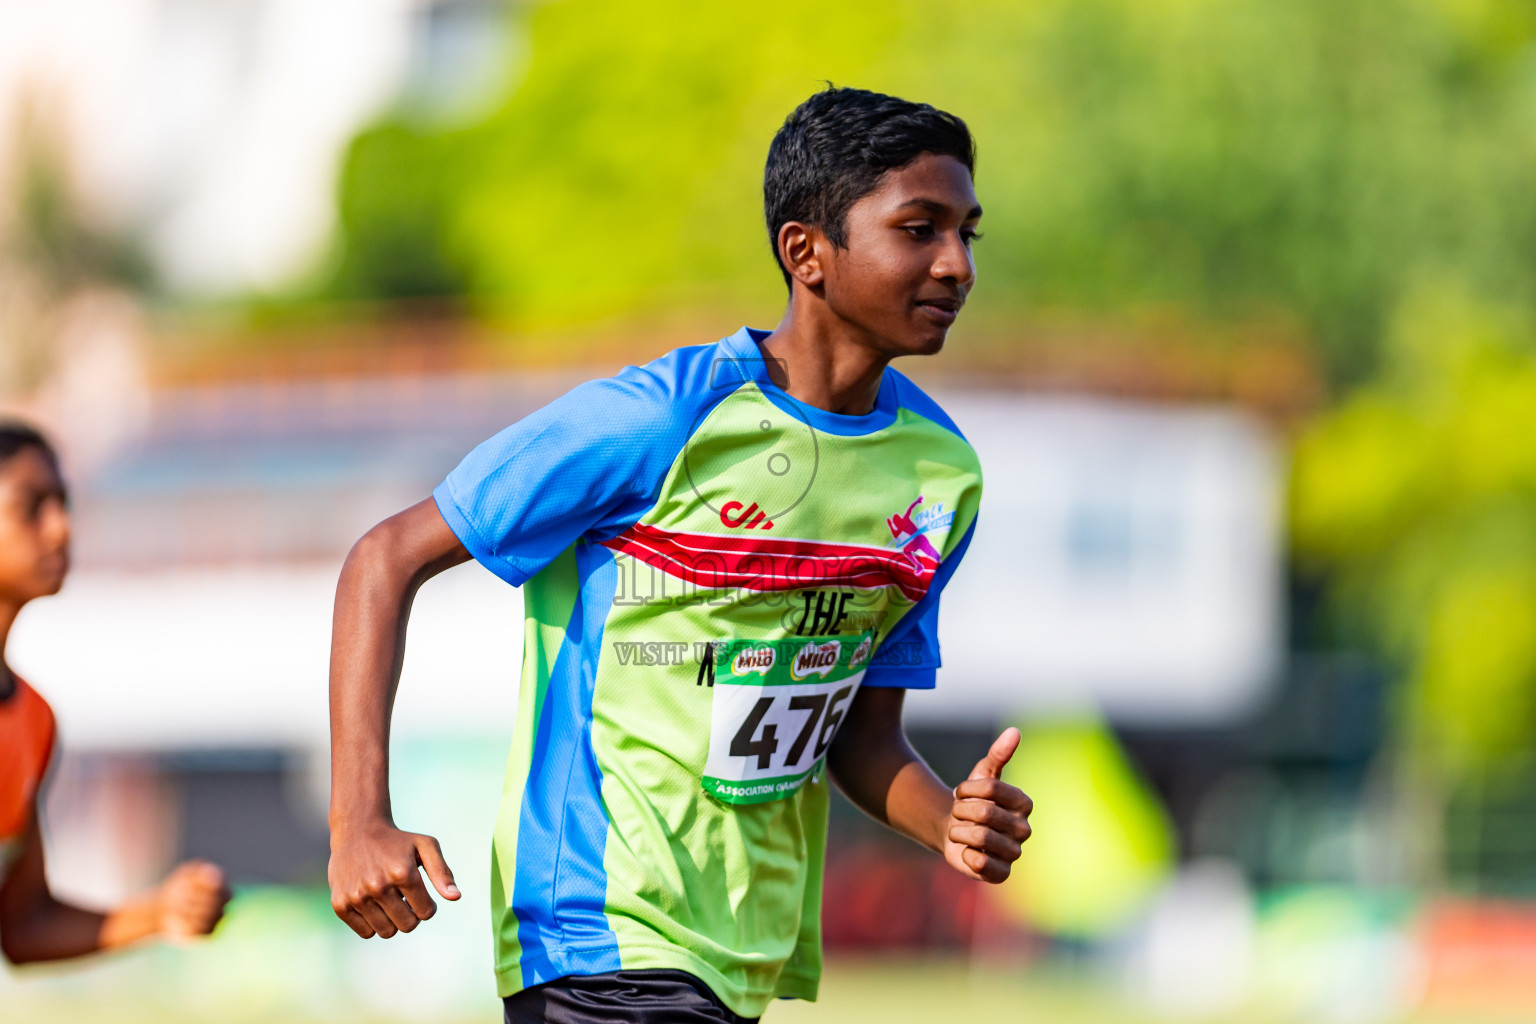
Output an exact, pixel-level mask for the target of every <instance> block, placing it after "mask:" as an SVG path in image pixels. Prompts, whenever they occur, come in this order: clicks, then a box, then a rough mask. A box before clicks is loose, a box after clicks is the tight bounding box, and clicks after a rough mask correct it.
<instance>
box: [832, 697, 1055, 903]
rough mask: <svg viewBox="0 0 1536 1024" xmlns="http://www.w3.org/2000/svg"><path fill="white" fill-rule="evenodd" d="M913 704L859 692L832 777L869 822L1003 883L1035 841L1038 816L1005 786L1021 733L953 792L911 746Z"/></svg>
mask: <svg viewBox="0 0 1536 1024" xmlns="http://www.w3.org/2000/svg"><path fill="white" fill-rule="evenodd" d="M905 696H906V691H905V690H903V689H899V688H896V687H867V688H861V689H860V690H859V692H858V694H857V695H856V696H855V697H854V701H853V705H852V706H851V707H850V708H849V709H848V715H847V717H846V718H845V719H844V721H843V724H842V727H841V728H840V729H839V730H838V733H837V739H836V740H835V741H833V744H832V749H831V751H830V752H829V754H828V767H829V768H830V770H831V773H832V777H833V778H834V779H835V780H836V781H837V784H838V786H839V788H841V789H842V791H843V792H844V793H845V794H847V796H848V799H850V800H852V801H853V802H854V803H855V804H857V805H858V806H859V808H860V809H862V810H863V811H864V812H865V813H866V814H868V815H870V816H871V817H873V818H875V819H876V820H878V821H881V822H883V823H885V824H886V825H889V826H890V827H891V828H893V829H895V830H896V831H897V832H900V833H902V834H903V835H906V836H910V837H911V838H912V839H915V840H916V841H917V842H919V843H921V844H922V845H924V846H926V847H928V848H929V849H930V850H933V851H934V852H936V853H940V854H942V855H943V856H944V859H945V860H946V861H948V862H949V864H950V866H952V867H953V868H955V869H956V870H957V871H959V872H960V873H961V874H963V875H966V876H967V877H969V878H975V879H979V880H981V881H984V882H992V883H997V882H1001V881H1003V880H1004V879H1005V878H1007V877H1008V873H1009V872H1010V871H1011V870H1012V868H1013V862H1014V861H1016V860H1018V859H1019V854H1020V852H1021V847H1022V845H1023V843H1024V841H1025V840H1026V839H1028V838H1029V833H1030V828H1029V815H1030V812H1031V811H1032V810H1033V809H1034V804H1033V802H1032V801H1031V800H1030V799H1029V797H1028V796H1026V795H1024V792H1023V791H1022V790H1020V789H1019V788H1017V787H1016V786H1010V785H1009V784H1008V783H1006V782H1003V781H1002V779H1001V778H1000V776H1001V775H1002V770H1003V766H1004V765H1006V764H1007V763H1008V759H1009V758H1011V757H1012V756H1013V752H1014V751H1015V750H1016V749H1017V748H1018V745H1019V731H1018V730H1017V729H1012V728H1009V729H1005V730H1004V731H1003V734H1002V735H1001V736H999V737H998V738H997V740H996V741H995V742H994V743H993V744H992V749H990V750H989V751H987V755H986V756H985V757H983V758H982V759H981V760H980V761H978V762H977V764H976V767H975V769H974V770H972V772H971V775H970V778H968V779H966V780H965V781H964V782H962V783H960V785H958V786H956V787H955V788H954V789H953V790H951V789H950V788H949V787H948V786H946V785H944V783H943V782H941V781H939V777H938V776H937V775H935V774H934V773H933V769H931V768H929V767H928V765H927V763H926V762H924V761H923V759H922V757H920V756H919V755H918V753H917V751H915V750H913V749H912V744H911V743H910V742H908V740H907V734H906V731H905V730H904V729H903V728H902V724H901V709H902V703H903V698H904V697H905Z"/></svg>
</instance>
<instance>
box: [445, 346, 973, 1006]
mask: <svg viewBox="0 0 1536 1024" xmlns="http://www.w3.org/2000/svg"><path fill="white" fill-rule="evenodd" d="M766 336H767V332H765V331H754V330H750V329H746V328H743V329H742V330H741V331H739V332H737V333H736V334H734V335H732V336H730V337H728V338H726V339H724V340H722V341H720V342H719V343H717V344H713V345H701V346H696V347H690V348H682V349H678V350H676V351H673V352H671V353H669V354H668V355H666V356H664V357H662V358H660V359H658V360H656V361H654V362H652V363H650V364H648V365H646V366H643V367H628V368H626V369H625V370H624V371H623V372H621V373H619V374H618V375H616V376H614V377H611V378H608V379H604V380H597V381H591V382H589V383H587V384H584V385H581V386H580V387H578V388H576V389H574V390H572V391H571V392H569V393H568V394H566V395H565V396H563V397H562V398H560V399H557V400H556V401H554V402H552V403H551V404H550V405H548V406H546V407H545V408H543V409H541V410H539V411H538V412H536V413H534V414H532V415H531V416H528V417H527V418H525V419H523V420H521V421H520V422H518V423H516V424H514V425H513V426H511V427H509V428H507V429H506V430H504V431H502V432H501V433H500V434H497V435H496V436H495V437H493V438H491V439H490V440H488V441H486V442H485V443H484V444H482V445H480V446H479V447H478V448H476V449H475V450H474V451H473V452H471V453H470V454H469V455H468V456H467V457H466V458H465V459H464V461H463V462H462V463H461V464H460V465H459V466H458V467H457V468H456V469H455V470H454V471H453V472H452V473H451V474H449V476H448V478H447V479H446V480H444V481H443V483H442V484H440V485H439V486H438V488H437V489H436V491H435V492H434V495H433V496H434V498H435V499H436V502H437V506H438V508H439V509H440V510H441V511H442V514H443V518H444V519H445V520H446V521H447V522H448V524H449V526H450V527H451V528H452V529H453V531H454V533H456V534H457V535H458V537H459V539H460V540H461V541H462V542H463V543H464V546H465V547H466V548H467V549H468V550H469V551H470V553H471V554H473V555H474V557H475V558H476V559H477V560H478V561H479V562H481V563H482V564H483V565H485V566H486V567H487V568H489V569H491V571H493V572H495V573H496V574H497V575H499V576H500V577H502V578H503V579H505V580H506V581H507V582H509V583H511V584H513V585H516V586H522V587H523V589H524V595H525V597H524V606H525V622H524V635H523V671H522V690H521V698H520V702H519V710H518V717H517V724H516V729H515V737H514V740H513V745H512V753H511V757H510V761H509V764H508V767H507V778H506V786H505V790H504V795H503V799H502V805H501V812H500V815H499V817H498V820H497V824H496V834H495V842H494V851H493V870H492V876H493V877H492V899H493V902H494V907H493V920H494V922H495V930H496V973H497V978H498V983H499V990H500V992H501V994H502V995H510V994H512V993H513V992H516V991H519V990H520V989H523V988H526V987H528V986H531V985H536V984H540V983H542V982H546V981H551V980H553V979H555V978H559V977H563V976H566V975H571V974H596V973H601V972H605V971H614V970H619V969H635V968H673V969H679V970H684V971H688V972H689V973H691V974H694V975H695V976H697V977H699V978H700V979H702V980H703V981H704V982H706V983H707V984H708V985H709V986H710V988H712V989H713V990H714V991H715V992H716V993H717V994H718V995H719V996H720V998H721V999H722V1000H723V1001H724V1002H725V1004H726V1005H727V1006H729V1007H730V1008H731V1009H732V1010H733V1011H735V1012H736V1013H739V1014H742V1015H744V1016H757V1015H759V1014H761V1013H762V1012H763V1010H764V1008H765V1007H766V1006H767V1005H768V1003H769V1001H770V1000H772V999H773V998H774V997H777V996H791V997H800V998H806V999H812V998H815V995H816V988H817V982H818V979H819V977H820V974H821V928H820V909H821V882H822V865H823V859H824V852H825V843H826V826H827V800H828V779H827V776H826V771H825V764H826V756H827V750H828V748H829V747H830V745H831V743H832V741H833V738H834V737H835V736H836V733H837V728H838V726H839V724H840V723H841V721H842V719H843V717H844V716H845V715H846V713H847V711H848V708H849V707H850V705H851V704H852V701H853V697H854V694H855V693H856V692H857V690H858V688H859V687H861V686H889V687H906V688H927V687H932V686H933V685H934V670H935V669H936V668H937V667H938V664H939V645H938V638H937V622H938V606H939V594H940V591H941V590H942V589H943V587H944V584H945V582H946V581H947V580H948V578H949V576H950V574H951V573H952V572H953V571H954V568H955V566H956V565H957V564H958V563H959V561H960V558H961V556H962V555H963V553H964V551H965V548H966V546H967V544H968V543H969V541H970V537H971V533H972V530H973V529H974V525H975V520H976V510H977V505H978V503H979V501H980V498H981V470H980V467H979V465H978V463H977V460H976V456H975V453H974V452H973V451H972V450H971V447H970V445H969V444H967V443H966V441H965V439H964V437H962V436H961V434H960V432H959V430H958V429H956V427H955V425H954V424H953V423H952V422H951V421H950V419H949V417H948V416H946V415H945V414H944V412H943V411H942V410H941V409H940V408H939V407H938V406H937V405H936V404H935V403H934V402H933V401H932V400H931V399H929V398H928V397H927V396H926V395H925V394H923V392H922V391H920V390H919V389H918V388H917V387H916V386H915V385H914V384H912V383H911V382H910V381H909V380H907V379H906V378H905V377H904V376H902V375H901V374H899V373H897V372H896V371H894V370H891V369H889V368H888V369H887V370H886V371H885V375H884V378H883V380H882V382H881V385H880V391H879V396H878V398H877V399H876V401H875V407H874V409H873V410H872V411H870V412H869V413H868V414H866V415H862V416H844V415H837V414H834V413H829V412H826V411H824V410H821V409H816V408H814V407H811V406H808V405H805V404H803V403H801V402H798V401H796V400H795V399H794V398H792V397H790V396H789V395H788V394H787V393H785V392H784V391H782V390H780V389H779V388H778V387H776V386H774V384H773V383H772V381H771V380H770V379H769V375H768V372H767V366H766V364H765V362H764V359H763V356H762V355H761V353H760V350H759V348H758V345H759V343H760V342H761V340H762V339H763V338H765V337H766Z"/></svg>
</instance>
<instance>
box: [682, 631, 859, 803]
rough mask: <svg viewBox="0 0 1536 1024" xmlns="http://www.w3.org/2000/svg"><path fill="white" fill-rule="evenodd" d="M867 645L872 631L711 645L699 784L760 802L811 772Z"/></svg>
mask: <svg viewBox="0 0 1536 1024" xmlns="http://www.w3.org/2000/svg"><path fill="white" fill-rule="evenodd" d="M873 646H874V634H873V632H869V633H861V634H858V635H856V636H846V637H828V638H825V639H821V640H817V639H814V638H806V637H795V638H793V639H783V640H762V641H730V642H723V643H719V644H716V645H714V649H713V654H714V659H713V666H714V710H713V712H712V714H711V718H710V730H709V758H708V761H707V762H706V764H705V766H704V779H703V782H704V789H705V791H706V792H708V793H709V794H710V795H711V796H713V797H714V798H715V799H717V800H720V801H723V802H725V803H730V804H760V803H766V802H767V801H769V800H780V799H783V798H784V797H787V796H789V795H791V794H792V793H794V792H795V791H796V790H798V789H799V788H800V787H801V786H802V785H804V784H805V780H806V779H808V778H810V777H811V776H813V775H817V774H819V773H820V772H821V770H822V767H823V762H824V760H825V758H826V753H827V748H828V747H830V746H831V745H832V740H833V738H834V737H835V736H836V735H837V727H838V726H839V725H841V724H842V721H843V716H844V715H845V714H846V713H847V711H848V706H849V705H850V704H851V703H852V701H853V695H854V693H855V692H856V691H857V690H858V688H859V681H860V680H861V679H863V678H864V670H865V669H866V668H867V667H868V666H869V656H870V653H871V650H872V648H873Z"/></svg>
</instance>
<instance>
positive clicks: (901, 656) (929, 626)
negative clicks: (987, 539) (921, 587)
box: [860, 519, 976, 690]
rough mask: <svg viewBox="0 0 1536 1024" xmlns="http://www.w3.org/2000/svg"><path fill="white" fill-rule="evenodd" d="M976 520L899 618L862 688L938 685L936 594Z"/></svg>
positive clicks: (957, 561)
mask: <svg viewBox="0 0 1536 1024" xmlns="http://www.w3.org/2000/svg"><path fill="white" fill-rule="evenodd" d="M975 532H976V520H975V519H972V520H971V525H970V526H968V527H966V530H965V536H963V537H961V538H960V543H959V544H957V545H955V550H954V551H952V552H950V555H949V557H948V558H946V559H944V561H943V562H942V563H940V565H939V568H938V571H937V572H935V573H934V574H933V583H932V584H931V585H930V586H929V587H928V593H926V594H924V595H923V597H922V600H920V601H918V602H917V604H916V605H914V606H913V608H912V610H911V611H909V612H907V614H906V615H904V616H902V619H901V621H900V622H898V623H896V628H895V629H893V630H891V633H890V635H889V636H887V637H886V638H885V640H884V641H883V642H882V643H881V644H880V649H879V650H878V651H876V652H875V656H874V657H873V658H871V659H870V662H869V669H868V670H867V671H866V672H865V673H864V681H863V682H862V683H861V684H860V685H862V686H889V687H898V688H901V689H906V690H931V689H933V688H934V687H935V686H936V685H937V684H938V672H937V670H938V668H939V666H940V664H941V661H940V659H939V594H940V592H942V591H943V589H944V585H945V584H947V583H948V582H949V578H950V577H951V576H953V575H954V574H955V569H956V567H958V566H959V565H960V559H962V558H963V557H965V551H966V549H967V548H969V547H970V546H971V535H972V534H973V533H975Z"/></svg>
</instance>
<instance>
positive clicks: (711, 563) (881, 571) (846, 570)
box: [603, 523, 938, 601]
mask: <svg viewBox="0 0 1536 1024" xmlns="http://www.w3.org/2000/svg"><path fill="white" fill-rule="evenodd" d="M603 545H604V546H605V547H608V548H612V549H613V550H614V551H622V552H624V553H625V554H627V555H633V556H634V557H635V558H638V559H640V560H641V561H643V562H645V563H646V564H647V565H652V566H655V567H656V568H658V569H661V570H662V571H663V572H666V573H667V574H668V575H671V576H676V577H677V578H679V579H682V580H687V581H688V582H689V583H692V584H694V585H695V586H699V587H704V588H707V589H723V588H733V587H739V588H741V589H743V590H757V591H769V590H801V589H804V588H806V587H854V588H857V589H860V590H874V589H878V588H881V587H896V588H897V589H899V590H900V591H901V592H902V594H903V595H905V596H906V598H907V599H908V600H911V601H918V600H921V599H922V596H923V595H924V594H926V593H927V592H928V586H929V584H931V583H932V582H933V574H934V571H935V570H936V569H938V562H936V561H934V559H933V557H932V556H931V555H929V554H928V553H926V552H923V551H916V550H912V551H893V550H891V549H889V548H877V547H873V546H866V545H862V544H832V543H826V542H822V541H814V540H798V539H795V538H790V537H768V536H749V535H746V534H713V533H677V532H673V531H672V530H663V529H661V528H659V527H655V526H643V525H640V524H638V523H637V524H635V525H634V526H631V527H630V528H629V529H627V530H625V531H624V532H623V533H621V534H619V535H618V536H616V537H613V538H610V539H609V540H605V541H603Z"/></svg>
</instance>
